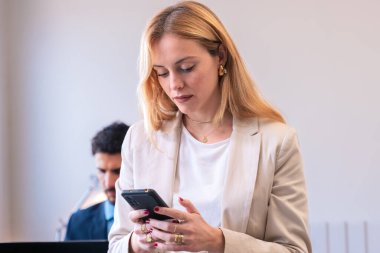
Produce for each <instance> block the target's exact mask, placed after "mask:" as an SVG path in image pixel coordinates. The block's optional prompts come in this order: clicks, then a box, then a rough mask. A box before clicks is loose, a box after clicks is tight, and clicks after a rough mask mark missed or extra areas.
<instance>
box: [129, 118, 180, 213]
mask: <svg viewBox="0 0 380 253" xmlns="http://www.w3.org/2000/svg"><path fill="white" fill-rule="evenodd" d="M181 130H182V114H180V113H178V114H177V116H176V118H175V119H174V120H170V121H167V122H165V123H164V125H163V128H162V130H160V131H158V132H157V133H156V134H155V136H154V141H155V143H154V144H151V143H150V142H149V143H148V145H149V146H148V147H147V148H146V149H145V152H144V153H145V154H139V155H141V156H142V155H143V156H144V158H141V162H140V163H139V164H138V169H136V170H135V173H136V179H135V186H134V187H135V188H136V189H137V188H154V189H155V190H156V191H157V192H158V194H159V195H160V196H161V197H162V199H163V200H164V201H165V202H166V203H167V204H168V205H169V206H172V202H173V189H174V182H175V174H176V169H177V161H178V151H179V144H180V140H181ZM138 153H141V152H138ZM146 175H150V176H146Z"/></svg>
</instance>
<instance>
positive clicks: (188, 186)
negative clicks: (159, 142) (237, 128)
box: [173, 126, 230, 227]
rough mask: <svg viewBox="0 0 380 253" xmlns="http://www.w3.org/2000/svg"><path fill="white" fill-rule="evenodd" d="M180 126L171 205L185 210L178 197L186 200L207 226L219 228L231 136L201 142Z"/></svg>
mask: <svg viewBox="0 0 380 253" xmlns="http://www.w3.org/2000/svg"><path fill="white" fill-rule="evenodd" d="M182 128H183V129H182V135H181V145H180V150H179V157H178V167H177V172H176V177H175V183H174V194H173V207H174V208H176V209H179V210H185V209H184V208H183V207H182V206H181V205H180V204H179V203H178V197H182V198H186V199H189V200H190V201H191V202H192V203H193V204H194V205H195V207H196V208H197V209H198V211H199V212H200V213H201V215H202V217H203V218H204V219H205V220H206V222H207V223H208V224H209V225H211V226H214V227H218V226H220V225H221V199H222V191H221V190H222V189H223V185H224V181H225V180H224V179H225V174H226V168H227V161H228V154H229V152H228V151H229V143H230V139H229V138H228V139H226V140H223V141H220V142H217V143H212V144H207V143H202V142H200V141H198V140H196V139H195V138H194V137H193V136H192V135H191V134H190V132H189V131H188V130H187V129H186V127H184V126H183V127H182Z"/></svg>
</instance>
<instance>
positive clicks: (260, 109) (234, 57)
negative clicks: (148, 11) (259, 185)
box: [138, 1, 285, 133]
mask: <svg viewBox="0 0 380 253" xmlns="http://www.w3.org/2000/svg"><path fill="white" fill-rule="evenodd" d="M166 33H171V34H175V35H177V36H179V37H181V38H184V39H191V40H195V41H197V42H198V43H200V44H201V45H202V46H204V47H205V48H206V49H207V50H208V51H209V53H210V54H211V55H216V54H217V53H218V49H219V46H220V45H223V47H224V48H225V50H226V57H227V58H226V64H225V68H226V70H227V74H226V75H224V76H223V77H222V78H220V81H219V82H220V83H219V85H220V86H221V103H220V107H219V108H218V110H217V112H216V114H215V116H214V119H213V121H214V122H221V120H222V119H223V116H224V114H225V113H226V112H230V113H231V114H232V115H233V117H238V118H242V119H243V118H251V117H264V118H269V119H272V120H274V121H280V122H285V120H284V118H283V117H282V115H281V114H280V113H279V112H278V111H277V110H276V109H275V108H273V107H272V106H271V105H270V104H269V103H268V102H266V101H265V100H264V99H263V98H262V96H261V95H260V93H259V91H258V90H257V88H256V85H255V83H254V82H253V80H252V79H251V77H250V75H249V74H248V71H247V69H246V67H245V64H244V62H243V60H242V58H241V57H240V54H239V52H238V50H237V48H236V46H235V44H234V42H233V41H232V39H231V37H230V35H229V34H228V32H227V30H226V29H225V27H224V26H223V24H222V22H221V21H220V20H219V19H218V17H217V16H216V15H215V14H214V13H213V12H212V11H211V10H210V9H209V8H208V7H206V6H204V5H203V4H201V3H198V2H194V1H184V2H179V3H177V4H175V5H172V6H169V7H167V8H165V9H163V10H162V11H160V12H159V13H158V14H157V15H155V16H154V17H153V18H152V19H151V20H150V22H149V23H148V25H147V27H146V29H145V31H144V33H143V36H142V39H141V46H140V58H139V60H140V83H139V88H138V94H139V99H140V105H141V107H142V110H143V114H144V119H145V127H146V129H147V131H148V133H152V132H153V131H155V130H159V129H161V127H162V124H163V122H164V121H165V120H171V119H173V118H174V117H175V116H176V114H177V112H178V108H177V106H176V105H175V104H174V103H173V102H172V101H171V99H170V98H169V97H168V96H167V95H166V94H165V92H164V90H163V89H162V88H161V86H160V84H159V81H158V78H157V75H156V72H155V71H154V70H153V68H152V60H151V55H152V47H153V45H154V43H156V42H157V41H159V40H160V39H161V38H162V36H163V35H164V34H166Z"/></svg>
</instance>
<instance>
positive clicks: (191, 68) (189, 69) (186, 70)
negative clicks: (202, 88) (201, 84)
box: [181, 65, 195, 73]
mask: <svg viewBox="0 0 380 253" xmlns="http://www.w3.org/2000/svg"><path fill="white" fill-rule="evenodd" d="M194 66H195V65H193V66H191V67H188V68H181V71H182V72H184V73H188V72H191V71H192V70H193V68H194Z"/></svg>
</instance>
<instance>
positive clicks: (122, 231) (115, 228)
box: [108, 125, 135, 253]
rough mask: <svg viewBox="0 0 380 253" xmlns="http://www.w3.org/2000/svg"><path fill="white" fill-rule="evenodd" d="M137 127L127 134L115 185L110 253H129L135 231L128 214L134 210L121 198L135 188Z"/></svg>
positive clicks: (130, 129)
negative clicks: (133, 166)
mask: <svg viewBox="0 0 380 253" xmlns="http://www.w3.org/2000/svg"><path fill="white" fill-rule="evenodd" d="M134 130H135V126H134V125H133V126H131V127H130V128H129V130H128V132H127V135H126V137H125V139H124V142H123V146H122V164H121V170H120V176H119V179H118V180H117V181H116V183H115V188H116V202H115V210H114V223H113V225H112V227H111V230H110V233H109V234H108V240H109V246H108V247H109V248H108V252H109V253H118V252H120V253H128V252H129V241H130V238H131V235H132V231H133V224H132V223H131V221H130V220H129V218H128V214H129V212H130V211H132V208H131V207H130V206H129V205H128V204H127V202H126V201H125V200H124V199H123V197H122V196H121V191H122V190H123V189H132V188H133V177H132V175H133V173H132V153H133V152H132V146H133V145H132V144H131V142H132V140H131V139H132V133H133V132H134Z"/></svg>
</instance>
